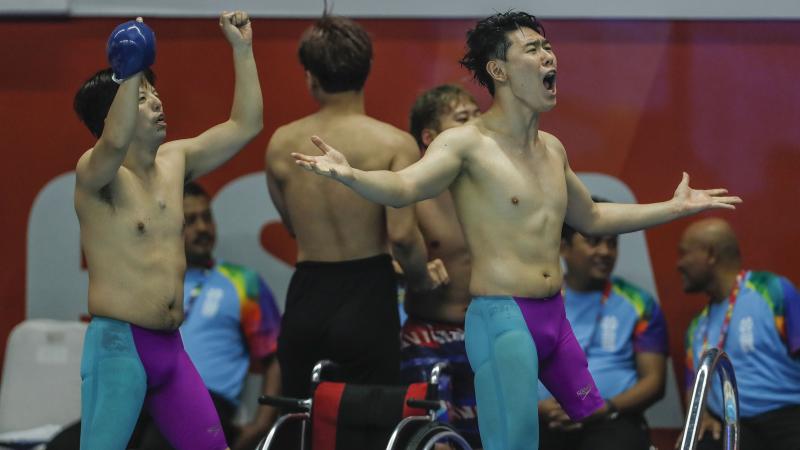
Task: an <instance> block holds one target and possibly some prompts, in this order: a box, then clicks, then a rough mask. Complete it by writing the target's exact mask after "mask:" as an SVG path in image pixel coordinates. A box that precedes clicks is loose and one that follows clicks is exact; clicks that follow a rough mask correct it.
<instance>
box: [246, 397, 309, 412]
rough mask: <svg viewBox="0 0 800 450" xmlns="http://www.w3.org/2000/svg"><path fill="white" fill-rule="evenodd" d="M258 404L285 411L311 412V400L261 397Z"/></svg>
mask: <svg viewBox="0 0 800 450" xmlns="http://www.w3.org/2000/svg"><path fill="white" fill-rule="evenodd" d="M258 403H259V404H261V405H269V406H275V407H277V408H282V409H285V410H287V411H302V412H309V411H311V399H306V400H302V399H299V398H289V397H279V396H273V395H262V396H261V397H258Z"/></svg>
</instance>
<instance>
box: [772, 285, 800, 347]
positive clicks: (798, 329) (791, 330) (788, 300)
mask: <svg viewBox="0 0 800 450" xmlns="http://www.w3.org/2000/svg"><path fill="white" fill-rule="evenodd" d="M781 291H782V293H783V324H781V323H780V321H779V322H778V324H777V325H778V331H779V332H780V333H781V336H782V337H783V338H784V339H785V340H786V347H787V348H788V349H789V353H790V354H791V355H792V356H794V357H796V358H797V357H800V294H798V292H797V288H796V287H795V286H794V285H793V284H792V282H791V281H789V280H787V279H786V278H783V277H781ZM781 328H783V329H781Z"/></svg>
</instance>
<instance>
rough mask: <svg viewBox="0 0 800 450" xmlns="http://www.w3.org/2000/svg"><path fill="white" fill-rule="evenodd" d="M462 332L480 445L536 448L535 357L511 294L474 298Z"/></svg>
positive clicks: (503, 449) (490, 449)
mask: <svg viewBox="0 0 800 450" xmlns="http://www.w3.org/2000/svg"><path fill="white" fill-rule="evenodd" d="M465 333H466V335H465V339H466V345H467V357H468V358H469V362H470V365H471V366H472V370H473V371H474V372H475V395H476V398H477V403H478V427H479V428H480V434H481V442H482V443H483V448H484V449H485V450H523V449H524V450H536V449H538V448H539V418H538V391H537V390H538V381H537V373H538V369H539V367H538V357H537V354H536V346H535V345H534V342H533V338H532V337H531V334H530V332H529V330H528V327H527V325H526V324H525V319H524V318H523V316H522V313H521V312H520V309H519V307H518V306H517V304H516V302H515V301H514V300H513V298H512V297H477V298H474V299H473V300H472V303H471V304H470V306H469V308H468V309H467V318H466V324H465Z"/></svg>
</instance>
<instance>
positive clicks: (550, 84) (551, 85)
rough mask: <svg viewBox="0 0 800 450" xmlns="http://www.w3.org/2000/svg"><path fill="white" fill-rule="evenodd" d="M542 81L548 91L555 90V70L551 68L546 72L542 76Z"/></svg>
mask: <svg viewBox="0 0 800 450" xmlns="http://www.w3.org/2000/svg"><path fill="white" fill-rule="evenodd" d="M542 83H543V84H544V88H545V89H547V90H548V91H549V92H555V91H556V71H555V70H551V71H550V72H547V74H546V75H545V76H544V80H542Z"/></svg>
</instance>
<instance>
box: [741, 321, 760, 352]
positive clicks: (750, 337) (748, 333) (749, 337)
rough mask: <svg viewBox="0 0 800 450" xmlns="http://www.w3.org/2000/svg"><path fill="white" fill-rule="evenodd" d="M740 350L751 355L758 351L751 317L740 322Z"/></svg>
mask: <svg viewBox="0 0 800 450" xmlns="http://www.w3.org/2000/svg"><path fill="white" fill-rule="evenodd" d="M739 348H741V349H742V351H743V352H745V353H750V352H752V351H755V349H756V337H755V334H754V330H753V318H752V317H751V316H747V317H745V318H743V319H742V320H740V321H739Z"/></svg>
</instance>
